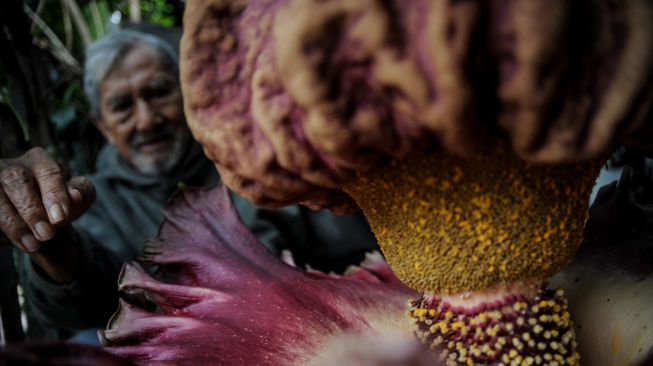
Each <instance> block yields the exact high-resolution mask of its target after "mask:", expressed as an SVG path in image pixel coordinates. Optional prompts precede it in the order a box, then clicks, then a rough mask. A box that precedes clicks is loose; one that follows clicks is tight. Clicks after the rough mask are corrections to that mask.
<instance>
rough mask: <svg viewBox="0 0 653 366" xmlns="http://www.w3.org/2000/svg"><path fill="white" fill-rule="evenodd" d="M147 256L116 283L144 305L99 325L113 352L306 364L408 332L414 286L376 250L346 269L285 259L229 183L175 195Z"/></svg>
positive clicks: (127, 307) (152, 358) (157, 358)
mask: <svg viewBox="0 0 653 366" xmlns="http://www.w3.org/2000/svg"><path fill="white" fill-rule="evenodd" d="M143 262H144V263H146V264H151V265H158V266H159V267H158V270H157V271H156V273H155V274H154V275H150V274H148V273H147V272H146V271H145V270H144V269H143V268H142V267H141V266H140V265H139V264H136V263H131V264H127V265H125V267H124V268H123V271H122V274H121V276H120V283H119V286H120V289H121V290H122V291H123V293H125V294H127V297H128V298H129V299H130V301H132V302H138V303H139V304H141V305H140V306H136V305H133V304H130V303H129V302H127V301H121V304H120V309H119V311H118V312H117V313H116V314H115V315H114V316H113V318H112V319H111V321H110V323H109V325H108V329H107V330H105V331H102V332H100V337H101V339H102V341H103V343H104V344H105V345H106V346H109V347H110V348H109V350H110V351H111V352H112V353H115V354H117V355H123V356H127V357H129V358H132V359H135V360H139V361H141V362H143V363H150V362H164V361H165V362H168V361H172V362H174V363H191V364H224V365H290V364H306V363H307V362H309V361H310V360H312V359H315V358H320V359H322V358H324V357H325V356H324V352H329V351H328V349H329V347H330V346H329V345H333V344H336V343H338V342H335V343H334V339H339V338H341V337H344V338H346V337H351V336H354V337H357V338H361V337H360V336H361V335H362V334H364V335H365V338H369V337H372V338H373V337H376V336H379V337H386V336H395V337H400V338H402V337H404V338H402V339H405V338H408V339H409V337H410V330H409V329H408V326H407V322H406V318H405V309H406V305H407V303H408V301H409V299H410V298H411V297H415V296H416V293H415V292H413V291H412V290H410V289H409V288H407V287H406V286H404V285H403V284H401V283H400V282H399V280H398V279H397V278H396V277H395V276H394V275H393V274H392V271H391V270H390V268H389V267H388V265H387V264H386V263H385V262H384V261H383V259H382V257H381V256H380V255H379V254H372V255H368V258H367V259H366V261H364V262H363V263H362V264H361V266H359V267H351V268H350V269H349V270H348V271H347V273H346V274H345V275H342V276H337V275H328V274H325V273H322V272H319V271H314V270H309V271H305V270H302V269H298V268H295V267H292V266H290V265H287V264H285V263H284V262H282V261H280V260H278V259H277V258H275V257H273V256H272V255H271V254H269V253H268V252H267V250H266V249H265V248H264V246H263V245H262V244H260V243H259V242H258V241H257V239H256V238H255V237H254V235H253V234H252V233H251V232H250V231H249V230H248V229H247V228H246V227H245V226H244V224H243V223H242V222H241V221H240V218H239V217H238V215H237V214H236V212H235V210H234V208H233V205H232V203H231V201H230V199H229V194H228V192H227V190H226V189H225V188H224V187H223V186H220V187H216V188H213V189H204V190H187V191H185V192H183V193H181V194H177V195H176V196H175V197H174V198H173V199H172V200H171V202H170V204H169V207H168V208H167V210H166V221H165V223H164V224H163V226H162V228H161V230H160V234H159V237H158V238H157V239H155V240H152V241H150V242H149V243H147V245H146V249H145V256H144V257H143ZM146 308H149V309H156V310H155V311H147V310H145V309H146ZM334 347H335V346H334Z"/></svg>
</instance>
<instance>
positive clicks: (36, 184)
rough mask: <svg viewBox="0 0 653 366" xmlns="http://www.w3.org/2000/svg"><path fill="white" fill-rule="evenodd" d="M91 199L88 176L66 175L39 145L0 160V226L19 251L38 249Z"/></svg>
mask: <svg viewBox="0 0 653 366" xmlns="http://www.w3.org/2000/svg"><path fill="white" fill-rule="evenodd" d="M94 200H95V188H94V187H93V184H92V183H91V182H90V181H89V180H88V179H86V178H84V177H73V178H70V176H69V174H68V173H67V172H65V171H64V170H63V169H62V168H61V166H59V164H58V163H57V162H56V161H55V160H54V158H52V157H51V156H50V155H48V154H47V153H46V152H45V150H43V149H42V148H40V147H36V148H33V149H31V150H29V151H28V152H27V153H25V154H24V155H22V156H20V157H18V158H15V159H0V229H1V230H2V231H3V232H4V234H5V235H6V236H7V238H8V239H9V240H10V241H11V242H12V243H13V244H14V245H15V246H16V247H17V248H19V249H20V250H22V251H26V252H29V253H33V252H36V251H38V250H39V249H41V247H42V246H43V244H44V242H46V241H48V240H50V239H52V238H53V237H54V236H55V234H56V233H57V231H58V230H59V229H60V228H63V227H65V226H66V225H67V224H69V223H70V222H72V221H73V220H75V219H76V218H78V217H79V216H80V215H82V214H83V213H84V212H85V211H86V210H87V209H88V208H89V207H90V205H91V203H93V201H94Z"/></svg>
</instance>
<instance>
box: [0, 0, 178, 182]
mask: <svg viewBox="0 0 653 366" xmlns="http://www.w3.org/2000/svg"><path fill="white" fill-rule="evenodd" d="M10 3H13V4H10ZM184 3H185V2H184V1H180V0H24V1H16V0H10V1H2V2H0V17H1V18H3V19H0V20H1V21H2V27H3V30H4V33H5V34H6V35H8V37H7V38H9V39H8V40H5V43H9V44H10V46H7V47H5V44H3V46H2V49H3V51H2V56H0V128H1V131H2V135H1V138H0V157H2V158H7V157H14V156H18V155H20V154H22V153H23V152H25V151H26V150H28V149H29V148H31V147H34V146H42V147H44V148H45V149H47V151H49V152H50V153H51V154H52V155H54V156H56V157H57V158H59V160H60V161H61V162H62V163H64V165H66V166H67V167H68V168H69V169H70V170H71V173H73V174H85V173H89V172H91V171H93V169H94V162H95V158H96V155H97V152H98V151H99V149H100V147H101V145H102V144H103V140H102V137H101V136H100V134H99V133H98V132H97V130H96V129H95V127H94V126H93V124H92V123H91V121H90V120H89V118H88V115H89V114H88V112H89V107H88V102H87V101H86V98H85V95H84V92H83V87H82V86H83V83H82V65H83V63H84V49H85V47H86V45H88V43H89V42H91V41H93V40H95V39H97V38H100V37H102V36H103V35H105V34H106V33H108V32H111V31H112V30H116V29H118V28H122V27H129V28H134V27H138V26H139V25H142V24H154V25H159V26H165V27H172V26H180V25H181V19H182V14H183V7H184ZM12 43H13V45H12ZM11 48H13V49H11ZM7 49H10V52H6V50H7Z"/></svg>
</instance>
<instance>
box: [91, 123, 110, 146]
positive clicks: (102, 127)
mask: <svg viewBox="0 0 653 366" xmlns="http://www.w3.org/2000/svg"><path fill="white" fill-rule="evenodd" d="M95 125H96V126H97V128H98V130H100V133H101V134H102V136H104V138H105V139H107V141H109V143H110V144H113V143H114V138H113V130H112V129H110V128H109V127H107V124H106V123H105V122H104V120H103V119H102V118H98V119H96V120H95Z"/></svg>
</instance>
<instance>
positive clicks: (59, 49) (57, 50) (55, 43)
mask: <svg viewBox="0 0 653 366" xmlns="http://www.w3.org/2000/svg"><path fill="white" fill-rule="evenodd" d="M23 9H24V10H25V13H26V14H27V16H28V17H29V18H30V19H31V20H32V22H34V24H35V25H36V26H37V27H39V29H41V31H42V32H43V34H45V37H46V38H47V39H48V41H50V44H51V46H52V48H53V52H52V53H53V54H54V55H55V57H57V58H58V59H59V60H60V61H61V62H63V63H64V64H66V65H68V66H70V67H71V68H72V69H73V70H74V71H76V72H80V73H81V67H80V66H79V62H77V60H76V59H75V57H74V56H73V55H72V54H71V53H70V51H68V49H67V48H66V46H64V44H63V43H61V40H60V39H59V37H57V35H56V34H55V33H54V31H52V29H51V28H50V27H48V25H47V24H45V22H44V21H43V19H41V17H39V16H38V15H36V13H34V12H33V11H32V9H30V8H29V7H28V6H27V4H24V5H23Z"/></svg>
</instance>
